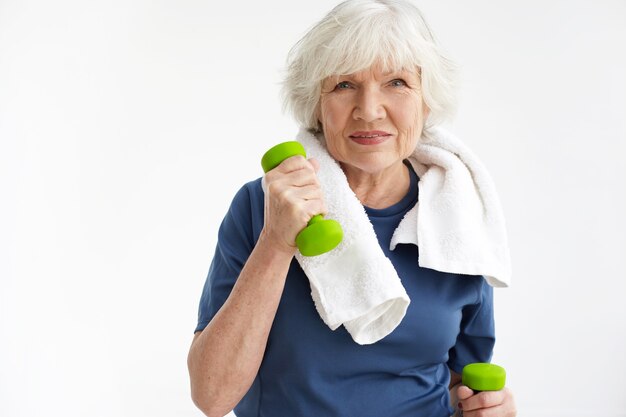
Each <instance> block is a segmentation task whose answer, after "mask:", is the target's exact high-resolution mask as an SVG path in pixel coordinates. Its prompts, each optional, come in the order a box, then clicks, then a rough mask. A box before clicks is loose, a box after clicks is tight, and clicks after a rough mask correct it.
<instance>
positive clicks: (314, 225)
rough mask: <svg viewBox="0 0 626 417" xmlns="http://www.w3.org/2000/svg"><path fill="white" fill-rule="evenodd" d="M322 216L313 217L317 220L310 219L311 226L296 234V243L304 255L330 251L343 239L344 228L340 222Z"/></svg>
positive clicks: (315, 254)
mask: <svg viewBox="0 0 626 417" xmlns="http://www.w3.org/2000/svg"><path fill="white" fill-rule="evenodd" d="M320 217H321V216H319V217H318V216H315V217H313V219H315V221H309V226H307V227H305V228H304V230H302V231H301V232H300V233H298V236H296V245H297V246H298V249H299V250H300V253H301V254H303V255H304V256H317V255H321V254H323V253H326V252H330V251H331V250H333V249H334V248H335V247H336V246H337V245H338V244H339V243H340V242H341V239H343V230H342V229H341V225H340V224H339V223H338V222H336V221H335V220H320ZM313 219H312V220H313Z"/></svg>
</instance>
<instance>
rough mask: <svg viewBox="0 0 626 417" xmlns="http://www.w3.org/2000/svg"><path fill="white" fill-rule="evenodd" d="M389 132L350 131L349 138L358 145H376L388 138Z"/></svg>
mask: <svg viewBox="0 0 626 417" xmlns="http://www.w3.org/2000/svg"><path fill="white" fill-rule="evenodd" d="M390 137H391V133H389V132H385V131H382V130H371V131H361V130H359V131H357V132H352V134H351V135H350V139H352V140H353V141H354V142H356V143H358V144H360V145H377V144H379V143H382V142H384V141H386V140H387V139H389V138H390Z"/></svg>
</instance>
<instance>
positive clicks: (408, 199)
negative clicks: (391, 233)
mask: <svg viewBox="0 0 626 417" xmlns="http://www.w3.org/2000/svg"><path fill="white" fill-rule="evenodd" d="M403 162H404V164H405V165H406V166H407V167H408V168H409V181H410V182H409V191H408V192H407V193H406V195H405V196H404V197H402V199H401V200H400V201H398V202H397V203H396V204H394V205H392V206H389V207H385V208H381V209H376V208H371V207H367V206H363V207H364V208H365V212H366V213H367V215H368V216H369V217H389V216H393V215H395V214H399V213H402V212H406V211H408V210H409V209H410V208H411V207H412V206H413V205H414V204H415V203H416V202H417V197H418V187H417V182H418V181H419V178H418V177H417V174H416V173H415V171H414V170H413V167H412V166H411V164H410V163H409V162H408V161H407V160H404V161H403Z"/></svg>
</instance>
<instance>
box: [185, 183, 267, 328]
mask: <svg viewBox="0 0 626 417" xmlns="http://www.w3.org/2000/svg"><path fill="white" fill-rule="evenodd" d="M252 199H253V198H252V197H251V192H250V187H249V184H248V185H246V186H244V187H242V188H241V189H240V190H239V191H238V192H237V194H236V195H235V197H234V198H233V201H232V202H231V205H230V207H229V209H228V212H227V213H226V216H225V217H224V219H223V221H222V223H221V225H220V228H219V231H218V237H217V245H216V248H215V254H214V255H213V260H212V261H211V265H210V267H209V273H208V275H207V278H206V281H205V283H204V288H203V290H202V296H201V297H200V305H199V308H198V324H197V326H196V329H195V330H194V332H198V331H200V330H204V328H205V327H206V326H207V325H208V324H209V322H210V321H211V319H212V318H213V316H215V314H216V313H217V312H218V311H219V309H220V308H221V307H222V305H223V304H224V302H225V301H226V299H227V298H228V296H229V295H230V292H231V291H232V289H233V286H234V285H235V282H236V281H237V278H238V277H239V274H240V272H241V270H242V269H243V266H244V265H245V263H246V261H247V260H248V257H249V256H250V253H251V252H252V249H253V248H254V244H255V239H254V233H253V223H254V218H253V217H254V216H255V213H254V204H253V201H252ZM261 215H262V214H261ZM257 217H258V215H257Z"/></svg>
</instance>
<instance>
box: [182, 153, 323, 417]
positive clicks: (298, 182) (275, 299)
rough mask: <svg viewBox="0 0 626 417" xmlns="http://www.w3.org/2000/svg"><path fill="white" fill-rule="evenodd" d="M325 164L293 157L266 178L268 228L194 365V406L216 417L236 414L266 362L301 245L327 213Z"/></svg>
mask: <svg viewBox="0 0 626 417" xmlns="http://www.w3.org/2000/svg"><path fill="white" fill-rule="evenodd" d="M317 169H319V164H318V163H317V162H316V161H314V160H310V161H308V160H306V159H304V158H303V157H301V156H297V157H291V158H288V159H286V160H285V161H283V162H282V163H281V164H280V165H279V166H278V167H276V168H275V169H273V170H271V171H270V172H268V173H267V174H266V175H265V178H264V181H265V202H264V226H263V230H262V231H261V234H260V236H259V239H258V241H257V242H256V245H255V247H254V249H253V250H252V252H251V253H250V256H249V257H248V259H247V260H246V262H245V264H244V266H243V269H242V270H241V272H240V273H239V276H238V277H237V280H236V282H235V284H234V286H233V288H232V291H231V292H230V295H229V296H228V298H227V299H226V301H225V302H224V304H223V305H222V307H221V308H220V309H219V311H218V312H217V313H216V314H215V316H214V317H213V318H212V320H211V321H210V322H209V324H208V325H207V327H206V328H205V329H204V330H203V331H202V332H199V333H197V334H196V335H195V337H194V340H193V342H192V345H191V348H190V350H189V356H188V359H187V362H188V367H189V375H190V379H191V396H192V399H193V401H194V403H195V404H196V405H197V406H198V408H200V409H201V410H202V411H203V412H204V413H205V414H206V415H207V416H209V417H214V416H215V417H222V416H223V415H225V414H227V413H228V412H229V411H230V410H232V409H233V408H234V407H235V406H236V405H237V403H239V401H240V400H241V398H243V396H244V395H245V394H246V392H247V391H248V389H249V388H250V386H251V385H252V383H253V381H254V379H255V377H256V375H257V373H258V371H259V368H260V366H261V361H262V359H263V354H264V352H265V348H266V345H267V339H268V336H269V332H270V329H271V327H272V323H273V321H274V317H275V315H276V311H277V310H278V305H279V303H280V298H281V295H282V292H283V288H284V286H285V280H286V277H287V273H288V271H289V265H290V264H291V260H292V258H293V255H294V254H295V251H296V246H295V238H296V235H297V234H298V232H299V231H300V230H302V229H303V228H304V227H305V226H306V224H307V222H308V220H309V219H310V218H311V217H312V216H314V215H315V214H319V213H322V214H324V213H326V207H325V204H324V201H323V194H322V191H321V189H320V186H319V182H318V180H317V176H316V174H315V172H316V171H317Z"/></svg>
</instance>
